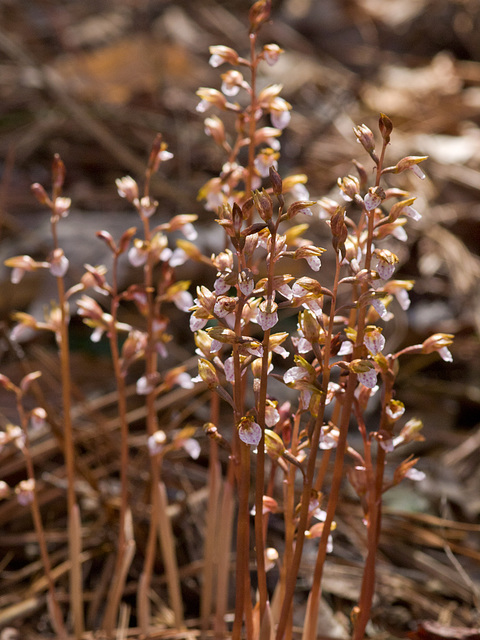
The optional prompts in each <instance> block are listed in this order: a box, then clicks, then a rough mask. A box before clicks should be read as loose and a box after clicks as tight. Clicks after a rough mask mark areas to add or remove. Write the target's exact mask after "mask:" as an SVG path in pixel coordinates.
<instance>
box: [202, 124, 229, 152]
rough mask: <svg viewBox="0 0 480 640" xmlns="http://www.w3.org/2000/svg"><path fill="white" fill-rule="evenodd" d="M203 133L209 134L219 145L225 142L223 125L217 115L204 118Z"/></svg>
mask: <svg viewBox="0 0 480 640" xmlns="http://www.w3.org/2000/svg"><path fill="white" fill-rule="evenodd" d="M204 126H205V134H206V135H207V136H211V137H212V138H213V139H214V140H215V142H216V143H217V144H218V145H219V146H220V147H221V146H222V145H223V144H224V142H225V126H224V124H223V122H222V121H221V120H220V118H219V117H218V116H210V117H209V118H205V122H204Z"/></svg>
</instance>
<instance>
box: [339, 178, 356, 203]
mask: <svg viewBox="0 0 480 640" xmlns="http://www.w3.org/2000/svg"><path fill="white" fill-rule="evenodd" d="M337 185H338V187H339V189H340V191H341V192H342V194H343V197H344V198H345V200H347V201H348V202H350V201H352V200H355V198H356V196H359V195H360V182H359V180H358V178H357V177H356V176H346V177H345V178H338V180H337Z"/></svg>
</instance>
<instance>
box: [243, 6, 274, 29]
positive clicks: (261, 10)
mask: <svg viewBox="0 0 480 640" xmlns="http://www.w3.org/2000/svg"><path fill="white" fill-rule="evenodd" d="M271 8H272V2H271V0H257V2H255V4H253V5H252V7H251V8H250V11H249V13H248V19H249V22H250V33H256V32H257V31H258V30H259V29H260V27H261V26H262V24H263V23H264V22H266V21H267V20H268V19H269V17H270V11H271Z"/></svg>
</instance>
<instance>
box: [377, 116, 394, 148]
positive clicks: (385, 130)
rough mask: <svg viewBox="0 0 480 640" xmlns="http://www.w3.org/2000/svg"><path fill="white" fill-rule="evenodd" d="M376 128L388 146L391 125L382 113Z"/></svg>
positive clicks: (391, 129)
mask: <svg viewBox="0 0 480 640" xmlns="http://www.w3.org/2000/svg"><path fill="white" fill-rule="evenodd" d="M378 128H379V129H380V133H381V135H382V138H383V139H384V140H385V144H388V143H389V142H390V134H391V133H392V131H393V123H392V121H391V120H390V118H389V117H388V116H386V115H385V114H384V113H381V114H380V118H379V120H378Z"/></svg>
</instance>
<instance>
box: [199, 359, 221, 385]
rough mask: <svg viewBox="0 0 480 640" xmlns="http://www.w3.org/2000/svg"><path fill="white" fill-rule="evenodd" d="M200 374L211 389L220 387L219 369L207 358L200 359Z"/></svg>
mask: <svg viewBox="0 0 480 640" xmlns="http://www.w3.org/2000/svg"><path fill="white" fill-rule="evenodd" d="M198 374H199V376H200V377H201V379H202V380H203V381H204V382H205V383H206V384H207V385H208V387H209V388H210V389H215V387H218V376H217V371H216V369H215V367H214V366H213V364H212V363H211V362H209V361H208V360H205V358H200V359H199V361H198Z"/></svg>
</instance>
